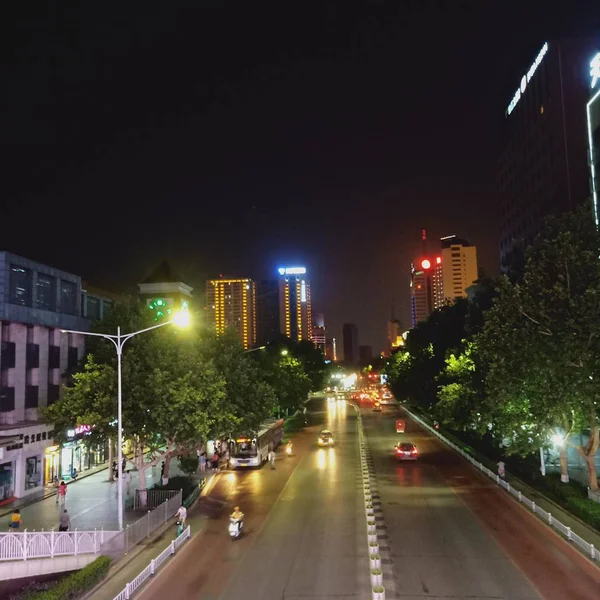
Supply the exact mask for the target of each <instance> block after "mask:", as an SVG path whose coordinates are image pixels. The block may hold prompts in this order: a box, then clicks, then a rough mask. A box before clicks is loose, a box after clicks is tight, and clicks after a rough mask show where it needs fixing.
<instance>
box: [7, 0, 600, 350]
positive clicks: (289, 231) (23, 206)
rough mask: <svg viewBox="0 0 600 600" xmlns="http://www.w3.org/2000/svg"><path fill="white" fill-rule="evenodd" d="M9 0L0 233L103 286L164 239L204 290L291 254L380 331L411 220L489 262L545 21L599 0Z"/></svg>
mask: <svg viewBox="0 0 600 600" xmlns="http://www.w3.org/2000/svg"><path fill="white" fill-rule="evenodd" d="M12 4H14V5H15V6H14V7H13V8H12V9H11V10H13V11H16V12H12V13H11V14H7V13H4V15H3V18H2V22H3V28H4V29H5V31H4V34H3V35H2V42H1V43H2V45H3V52H2V62H3V64H2V68H1V71H0V76H1V81H2V84H3V85H2V87H3V92H2V94H1V95H0V96H1V97H0V106H1V111H0V119H1V124H0V126H1V132H2V145H3V158H2V165H3V169H2V204H1V211H0V214H1V216H2V234H1V238H0V239H1V243H0V249H4V250H9V251H11V252H15V253H17V254H21V255H24V256H27V257H29V258H32V259H35V260H38V261H41V262H44V263H46V264H50V265H52V266H56V267H59V268H62V269H65V270H68V271H71V272H74V273H77V274H79V275H81V276H82V277H83V278H84V279H85V280H87V281H89V282H90V283H91V284H93V285H96V286H100V287H106V288H108V289H114V290H118V289H122V288H125V287H130V286H131V285H132V284H135V283H137V282H139V281H141V280H142V279H143V278H144V277H145V276H146V275H147V274H148V273H149V272H150V271H151V270H152V269H153V267H155V266H156V265H157V264H158V263H159V262H160V261H161V260H162V259H167V260H169V261H170V262H171V263H172V264H173V266H174V267H175V268H176V269H177V270H179V271H180V272H181V273H182V274H183V276H184V278H185V279H186V281H187V282H189V283H190V284H191V285H194V286H195V287H196V291H197V292H198V293H199V294H200V296H201V297H202V301H203V296H204V281H205V279H206V278H207V277H213V276H218V275H219V274H221V273H222V274H225V275H238V276H249V277H253V278H262V277H268V276H272V275H274V274H275V271H276V268H277V267H278V266H281V265H285V264H294V265H296V264H303V265H306V266H307V268H308V269H309V271H310V278H311V281H312V286H313V311H314V312H323V313H324V314H325V320H326V325H327V326H328V328H329V329H330V332H329V335H331V334H333V335H335V336H336V337H337V338H338V339H339V341H340V346H341V325H342V323H344V322H347V321H353V322H355V323H356V324H357V325H358V328H359V340H360V343H361V344H370V345H373V347H374V350H375V351H380V350H381V349H383V345H384V341H385V322H386V320H387V319H388V318H389V315H390V310H391V305H392V301H393V302H394V304H395V307H396V316H398V317H400V318H401V319H402V321H403V322H404V323H405V324H406V325H407V326H408V324H409V311H408V308H409V292H408V270H409V262H410V259H411V256H412V254H413V252H414V251H415V250H416V249H417V248H418V247H419V238H420V230H421V229H422V228H423V227H425V228H427V230H428V231H429V232H430V237H431V238H432V239H433V240H435V239H436V238H439V237H440V236H441V235H448V234H451V233H456V234H457V235H459V236H461V237H466V238H468V239H470V240H471V241H472V242H473V243H474V244H476V245H477V247H478V252H479V258H480V265H481V266H482V267H483V268H484V269H485V271H486V272H487V273H490V274H492V275H493V274H495V273H496V272H497V270H498V240H497V237H498V236H497V232H496V227H495V223H496V200H495V188H494V176H495V163H496V160H497V158H498V155H499V152H500V148H501V142H502V136H503V123H504V111H505V109H506V105H507V104H508V102H509V101H510V98H511V96H512V93H513V92H514V88H516V85H517V84H518V81H519V78H520V76H521V74H522V71H523V70H524V68H526V67H527V66H528V65H529V63H530V62H531V59H532V58H534V57H535V54H536V52H537V51H538V50H539V47H541V45H542V43H543V42H544V41H545V40H546V39H552V38H553V37H554V38H555V37H558V36H561V35H568V36H582V35H589V34H596V35H597V34H598V31H600V19H599V12H600V3H599V2H595V3H592V2H569V3H567V2H537V1H533V0H520V1H518V2H507V1H503V2H500V1H495V0H475V1H473V2H467V1H460V0H452V1H450V0H448V1H447V2H445V1H437V2H435V1H433V0H414V1H412V2H405V1H402V0H390V1H385V0H380V1H375V0H371V1H364V2H337V3H336V2H326V1H321V2H318V3H308V4H305V3H291V2H278V3H270V2H269V3H267V2H247V1H244V2H227V1H215V0H212V1H207V0H197V1H195V2H188V3H183V2H163V3H158V2H138V3H136V2H118V3H117V2H114V3H112V2H95V3H91V2H81V3H77V4H79V5H81V6H79V7H75V8H68V9H66V8H64V7H60V8H59V7H57V5H58V3H56V2H47V3H29V2H15V3H12ZM61 4H62V3H61ZM43 5H45V6H43ZM524 5H527V7H526V8H524V7H523V6H524ZM567 6H569V9H568V12H565V8H566V7H567ZM484 7H485V8H484ZM559 7H563V8H562V10H559ZM3 8H4V10H6V7H3ZM594 28H595V29H594Z"/></svg>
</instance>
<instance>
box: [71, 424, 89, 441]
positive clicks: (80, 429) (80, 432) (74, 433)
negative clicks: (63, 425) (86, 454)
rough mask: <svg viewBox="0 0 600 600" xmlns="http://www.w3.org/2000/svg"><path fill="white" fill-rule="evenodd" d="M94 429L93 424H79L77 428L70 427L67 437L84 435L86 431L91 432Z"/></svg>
mask: <svg viewBox="0 0 600 600" xmlns="http://www.w3.org/2000/svg"><path fill="white" fill-rule="evenodd" d="M91 430H92V426H91V425H77V427H75V429H69V430H68V431H67V437H70V438H72V437H75V436H77V435H83V434H84V433H89V432H90V431H91Z"/></svg>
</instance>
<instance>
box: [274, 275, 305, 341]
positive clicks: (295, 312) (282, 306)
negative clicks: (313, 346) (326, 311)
mask: <svg viewBox="0 0 600 600" xmlns="http://www.w3.org/2000/svg"><path fill="white" fill-rule="evenodd" d="M278 272H279V328H280V329H279V330H280V332H281V333H282V334H283V335H285V336H287V337H289V338H291V339H292V340H296V341H301V340H311V339H312V326H313V317H312V301H311V291H310V281H309V280H308V279H307V278H306V268H305V267H281V268H280V269H279V270H278Z"/></svg>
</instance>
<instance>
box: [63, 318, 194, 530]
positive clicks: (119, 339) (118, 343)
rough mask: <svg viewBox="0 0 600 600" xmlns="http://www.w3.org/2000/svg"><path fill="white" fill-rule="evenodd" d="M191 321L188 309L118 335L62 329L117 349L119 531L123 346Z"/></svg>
mask: <svg viewBox="0 0 600 600" xmlns="http://www.w3.org/2000/svg"><path fill="white" fill-rule="evenodd" d="M189 323H190V315H189V313H188V311H181V312H179V313H176V314H175V315H173V318H172V319H171V320H169V321H165V322H164V323H159V324H158V325H153V326H152V327H146V328H145V329H140V330H139V331H134V332H133V333H126V334H124V335H121V327H117V335H110V334H108V333H92V332H90V331H75V330H73V329H61V330H60V331H61V333H78V334H79V335H90V336H94V337H101V338H104V339H106V340H110V341H111V342H112V343H113V344H114V346H115V349H116V351H117V390H118V393H117V461H118V464H117V469H118V470H117V475H118V478H119V481H118V487H117V490H118V492H117V493H118V496H117V499H118V504H119V506H118V509H119V531H122V530H123V420H122V415H121V413H122V406H123V398H122V390H121V388H122V386H121V355H122V354H123V346H124V345H125V342H126V341H127V340H130V339H131V338H132V337H135V336H136V335H139V334H140V333H146V331H152V330H153V329H158V328H159V327H164V326H165V325H171V324H174V325H177V326H178V327H187V326H188V325H189Z"/></svg>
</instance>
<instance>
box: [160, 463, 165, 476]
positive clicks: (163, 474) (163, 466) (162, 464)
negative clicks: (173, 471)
mask: <svg viewBox="0 0 600 600" xmlns="http://www.w3.org/2000/svg"><path fill="white" fill-rule="evenodd" d="M164 477H165V461H164V460H163V461H162V463H161V464H160V480H161V481H162V480H163V479H164Z"/></svg>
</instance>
